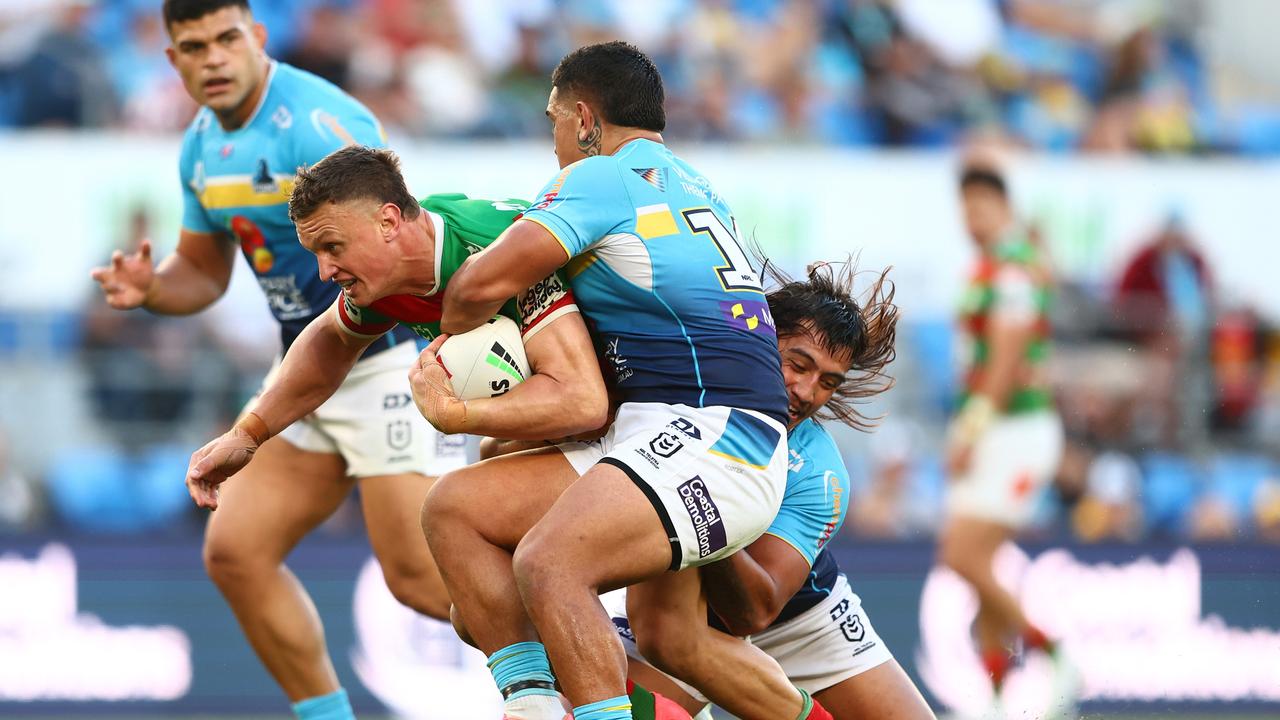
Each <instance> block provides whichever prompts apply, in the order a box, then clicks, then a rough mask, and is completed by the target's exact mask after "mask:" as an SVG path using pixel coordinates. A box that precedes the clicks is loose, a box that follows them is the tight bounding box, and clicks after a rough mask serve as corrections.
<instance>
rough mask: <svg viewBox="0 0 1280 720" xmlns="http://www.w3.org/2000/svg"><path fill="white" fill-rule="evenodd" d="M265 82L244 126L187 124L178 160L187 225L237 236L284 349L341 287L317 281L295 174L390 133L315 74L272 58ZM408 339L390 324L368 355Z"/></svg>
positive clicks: (206, 120) (205, 117) (198, 120)
mask: <svg viewBox="0 0 1280 720" xmlns="http://www.w3.org/2000/svg"><path fill="white" fill-rule="evenodd" d="M265 82H266V83H267V88H266V90H265V91H264V92H263V94H262V98H261V101H260V102H259V104H258V107H257V109H255V110H254V112H253V114H252V115H251V116H250V117H249V119H248V120H247V121H246V122H245V123H244V125H242V126H240V127H239V128H236V129H234V130H224V129H223V128H222V126H221V125H219V124H218V119H217V117H215V116H214V114H213V111H212V110H210V109H209V108H201V109H200V112H199V113H197V114H196V117H195V120H193V121H192V122H191V126H190V127H188V128H187V132H186V135H185V136H184V137H183V141H182V155H181V158H180V160H179V167H180V171H181V175H182V195H183V212H182V226H183V227H184V228H186V229H187V230H190V231H192V232H197V233H214V234H219V235H229V236H233V237H234V238H235V239H236V240H237V241H238V242H239V243H240V249H241V251H242V252H243V253H244V256H245V259H246V260H248V262H249V267H251V268H253V272H254V274H255V275H256V276H257V278H258V284H259V285H261V286H262V290H263V292H264V293H266V296H267V302H268V304H269V305H270V307H271V314H272V315H274V316H275V318H276V320H277V321H279V323H280V335H281V342H282V343H283V345H284V348H285V349H288V347H289V345H290V343H292V342H293V339H294V338H295V337H297V335H298V333H300V332H301V331H302V329H303V328H304V327H306V326H307V323H309V322H310V321H311V319H312V318H314V317H315V316H317V315H319V314H320V313H322V312H324V311H326V310H328V309H329V307H330V306H332V305H333V302H334V299H335V298H336V297H337V295H338V292H339V288H338V286H337V284H335V283H332V282H324V281H321V280H320V277H319V274H318V272H317V270H316V260H315V257H314V256H313V255H312V254H311V253H309V252H307V250H306V249H305V248H303V247H302V245H301V244H300V243H299V242H298V235H297V231H296V230H295V229H294V226H293V222H292V221H290V220H289V193H290V192H292V191H293V178H294V173H295V172H296V171H297V169H298V168H299V167H301V166H305V165H313V164H315V163H316V162H318V161H319V160H320V159H321V158H323V157H324V156H326V155H328V154H329V153H330V152H333V151H334V150H337V149H338V148H340V147H342V146H344V145H348V144H353V143H354V144H361V145H369V146H372V147H383V146H384V145H385V144H386V138H385V137H384V135H383V132H382V127H381V126H380V125H379V124H378V121H377V119H376V118H375V117H374V116H373V114H372V113H371V112H369V110H368V109H366V108H365V107H364V106H363V105H361V104H360V103H359V102H357V101H356V100H355V99H354V98H352V97H351V96H350V95H347V94H346V93H345V92H343V91H342V90H340V89H339V88H338V87H337V86H335V85H333V84H332V83H329V82H328V81H326V80H323V79H321V78H319V77H316V76H315V75H312V74H311V73H308V72H304V71H302V70H299V69H297V68H294V67H291V66H289V65H285V64H283V63H279V62H272V63H271V68H270V70H269V71H268V74H267V79H266V81H265ZM412 337H413V335H412V333H410V332H409V331H408V330H407V329H401V330H398V331H393V332H392V333H388V336H386V337H385V338H383V339H379V340H378V341H376V342H375V344H374V345H373V346H371V347H370V348H369V350H368V351H366V354H369V353H373V352H377V351H378V350H380V349H383V348H386V347H390V345H393V344H395V342H396V341H398V340H404V339H409V338H412Z"/></svg>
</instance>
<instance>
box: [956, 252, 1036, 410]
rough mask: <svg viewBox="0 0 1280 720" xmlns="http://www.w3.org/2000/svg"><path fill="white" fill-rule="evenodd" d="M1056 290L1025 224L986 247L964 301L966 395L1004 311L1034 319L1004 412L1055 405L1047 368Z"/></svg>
mask: <svg viewBox="0 0 1280 720" xmlns="http://www.w3.org/2000/svg"><path fill="white" fill-rule="evenodd" d="M1052 290H1053V284H1052V274H1051V272H1050V270H1049V266H1048V264H1047V263H1046V262H1045V261H1044V258H1043V257H1042V251H1041V250H1040V248H1039V246H1038V245H1037V244H1036V243H1035V242H1034V241H1033V240H1032V239H1031V237H1030V236H1029V235H1028V234H1027V231H1026V229H1024V228H1015V229H1014V230H1012V231H1010V232H1008V233H1006V234H1005V235H1004V236H1003V237H1002V238H1001V239H1000V240H999V241H997V243H996V245H995V247H994V248H991V249H990V250H985V251H984V252H983V254H982V257H981V258H980V259H979V261H978V264H977V266H976V267H975V268H974V272H973V275H972V276H971V278H970V280H969V285H968V288H967V290H966V291H965V295H964V300H963V302H962V304H961V313H960V324H961V328H962V330H964V332H965V334H966V335H967V336H968V339H969V341H970V351H969V357H968V358H967V362H968V372H967V374H966V377H965V393H964V398H962V400H967V399H968V396H969V394H971V393H972V392H973V391H974V389H975V385H976V383H977V380H978V379H979V377H980V376H981V374H982V373H983V372H985V371H986V368H987V363H988V361H989V360H990V332H991V326H992V324H993V320H994V319H995V318H997V317H999V318H1003V319H1008V320H1012V321H1014V322H1021V323H1030V324H1031V327H1032V335H1031V339H1030V340H1029V341H1028V342H1027V345H1026V347H1025V349H1024V350H1023V356H1022V362H1021V363H1019V364H1018V367H1017V370H1016V372H1017V377H1016V378H1015V379H1014V383H1013V387H1012V389H1011V392H1010V394H1009V400H1008V403H1007V404H1006V406H1005V408H1004V412H1006V413H1009V414H1016V413H1025V412H1032V411H1036V410H1043V409H1046V408H1051V407H1053V395H1052V394H1051V392H1050V391H1049V387H1048V379H1047V377H1046V373H1045V361H1046V360H1047V359H1048V357H1049V345H1050V343H1049V340H1050V328H1049V304H1050V301H1051V298H1052V294H1053V293H1052ZM962 404H963V403H962Z"/></svg>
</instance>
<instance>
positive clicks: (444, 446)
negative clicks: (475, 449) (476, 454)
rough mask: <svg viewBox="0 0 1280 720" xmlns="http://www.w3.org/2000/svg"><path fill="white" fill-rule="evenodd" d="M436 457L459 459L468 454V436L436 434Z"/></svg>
mask: <svg viewBox="0 0 1280 720" xmlns="http://www.w3.org/2000/svg"><path fill="white" fill-rule="evenodd" d="M435 436H436V457H438V458H441V457H459V456H461V455H464V454H466V452H467V436H466V435H445V434H444V433H439V432H438V433H436V434H435Z"/></svg>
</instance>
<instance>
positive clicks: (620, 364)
mask: <svg viewBox="0 0 1280 720" xmlns="http://www.w3.org/2000/svg"><path fill="white" fill-rule="evenodd" d="M621 342H622V338H617V337H615V338H612V339H611V340H609V341H608V342H607V343H605V346H604V358H605V360H608V361H609V364H610V365H611V366H612V367H613V378H614V380H616V381H617V382H619V383H621V382H623V381H625V380H626V379H627V378H629V377H631V376H632V375H634V374H635V371H634V370H632V369H631V368H630V367H627V362H628V360H627V358H625V357H623V356H622V352H621V351H620V350H619V349H618V346H619V344H620V343H621Z"/></svg>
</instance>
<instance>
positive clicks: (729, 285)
mask: <svg viewBox="0 0 1280 720" xmlns="http://www.w3.org/2000/svg"><path fill="white" fill-rule="evenodd" d="M680 214H681V215H683V216H684V221H685V224H687V225H688V226H689V229H690V230H691V231H693V232H694V233H706V234H707V236H708V237H710V238H711V242H713V243H715V244H716V249H717V250H719V251H720V255H721V256H723V257H724V260H725V263H726V264H725V265H718V266H716V267H715V271H716V274H717V275H719V276H720V284H721V285H722V286H723V287H724V289H725V290H729V291H735V290H751V291H754V292H764V287H763V285H761V283H760V275H759V274H757V273H756V271H755V270H754V269H753V268H752V267H751V261H750V260H748V259H747V254H746V253H744V252H743V251H742V246H741V245H739V244H738V239H737V238H736V237H735V236H734V233H733V232H731V231H730V230H729V228H727V227H725V226H724V222H722V221H721V220H720V218H719V216H717V215H716V214H715V213H714V212H712V211H711V210H709V209H707V208H699V209H697V210H685V211H684V212H682V213H680ZM736 229H737V223H734V230H736Z"/></svg>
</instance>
